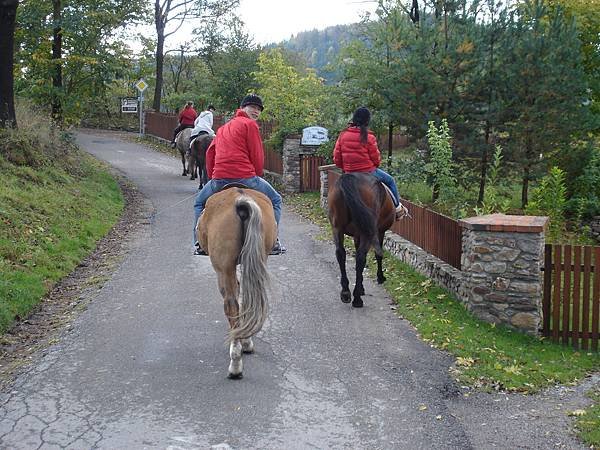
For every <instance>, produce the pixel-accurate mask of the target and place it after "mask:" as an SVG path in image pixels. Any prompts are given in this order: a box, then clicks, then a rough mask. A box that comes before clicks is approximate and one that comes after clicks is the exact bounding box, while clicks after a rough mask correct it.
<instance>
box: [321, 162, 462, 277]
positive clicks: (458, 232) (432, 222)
mask: <svg viewBox="0 0 600 450" xmlns="http://www.w3.org/2000/svg"><path fill="white" fill-rule="evenodd" d="M339 177H340V174H339V173H337V172H336V171H334V170H329V171H328V185H329V186H333V183H335V182H336V181H337V180H338V178H339ZM402 203H403V204H404V206H406V207H407V208H408V211H409V212H410V215H411V216H412V219H411V218H405V219H402V220H400V221H396V222H394V225H392V228H391V231H393V232H394V233H396V234H397V235H399V236H401V237H403V238H404V239H406V240H408V241H410V242H412V243H413V244H415V245H418V246H419V247H421V248H422V249H423V250H425V251H426V252H427V253H430V254H432V255H434V256H435V257H437V258H439V259H441V260H442V261H445V262H447V263H448V264H450V265H451V266H453V267H456V268H457V269H459V270H460V268H461V264H460V259H461V256H462V227H461V226H460V225H459V224H458V221H457V220H454V219H451V218H450V217H446V216H444V215H443V214H439V213H437V212H435V211H432V210H430V209H427V208H423V207H422V206H418V205H415V204H414V203H411V202H409V201H408V200H402Z"/></svg>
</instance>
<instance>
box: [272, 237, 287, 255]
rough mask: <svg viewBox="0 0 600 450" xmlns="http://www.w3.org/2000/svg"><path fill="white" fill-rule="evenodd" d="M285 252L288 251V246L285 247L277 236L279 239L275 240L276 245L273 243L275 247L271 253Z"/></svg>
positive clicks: (280, 253) (281, 253) (279, 253)
mask: <svg viewBox="0 0 600 450" xmlns="http://www.w3.org/2000/svg"><path fill="white" fill-rule="evenodd" d="M285 252H287V248H285V247H284V246H283V245H282V244H281V242H280V241H279V237H277V240H276V241H275V245H273V248H272V249H271V252H270V253H269V255H283V254H284V253H285Z"/></svg>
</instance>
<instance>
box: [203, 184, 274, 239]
mask: <svg viewBox="0 0 600 450" xmlns="http://www.w3.org/2000/svg"><path fill="white" fill-rule="evenodd" d="M229 183H241V184H243V185H244V186H248V187H249V188H250V189H254V190H256V191H258V192H262V193H263V194H265V195H266V196H267V197H269V199H270V200H271V203H272V204H273V213H274V214H275V222H277V227H278V228H279V219H280V218H281V195H280V194H279V192H277V191H276V190H275V189H273V186H271V185H270V184H269V182H268V181H266V180H264V179H262V178H261V177H258V176H254V177H252V178H221V179H216V180H215V179H213V180H210V181H209V182H208V183H207V184H205V185H204V187H203V188H202V190H201V191H200V192H198V195H196V201H195V202H194V213H195V217H194V241H193V242H196V224H197V223H198V219H199V218H200V215H201V214H202V211H204V207H205V206H206V201H207V200H208V198H209V197H210V196H211V195H213V194H214V193H216V192H219V191H220V190H221V189H222V188H223V187H224V186H225V185H227V184H229Z"/></svg>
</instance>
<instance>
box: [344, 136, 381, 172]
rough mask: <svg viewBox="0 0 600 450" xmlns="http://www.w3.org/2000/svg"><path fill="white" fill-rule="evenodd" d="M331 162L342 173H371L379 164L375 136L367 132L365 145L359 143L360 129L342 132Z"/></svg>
mask: <svg viewBox="0 0 600 450" xmlns="http://www.w3.org/2000/svg"><path fill="white" fill-rule="evenodd" d="M333 162H334V163H335V165H336V166H338V167H339V168H340V169H342V170H343V171H344V172H372V171H374V170H375V169H377V167H379V163H381V154H380V153H379V148H378V147H377V139H376V138H375V135H374V134H373V133H372V132H371V131H369V134H368V135H367V143H366V144H362V143H361V142H360V128H357V127H348V128H346V129H345V130H344V131H342V132H341V133H340V135H339V137H338V140H337V142H336V143H335V148H334V149H333Z"/></svg>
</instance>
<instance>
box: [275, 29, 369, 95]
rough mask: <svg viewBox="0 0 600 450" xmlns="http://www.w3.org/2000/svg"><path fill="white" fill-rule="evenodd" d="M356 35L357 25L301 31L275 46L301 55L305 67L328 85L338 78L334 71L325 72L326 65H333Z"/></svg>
mask: <svg viewBox="0 0 600 450" xmlns="http://www.w3.org/2000/svg"><path fill="white" fill-rule="evenodd" d="M357 35H358V24H351V25H334V26H332V27H327V28H325V29H323V30H311V31H302V32H300V33H298V34H297V35H295V36H292V37H291V38H290V39H289V40H287V41H283V42H280V43H279V44H277V45H276V46H277V47H283V48H285V49H286V50H290V51H293V52H296V53H298V54H299V55H301V56H302V57H303V59H304V60H305V61H306V64H307V66H308V67H311V68H313V69H315V70H316V71H317V75H318V76H320V77H322V78H324V79H325V80H326V82H327V83H328V84H330V83H334V82H336V81H338V80H339V79H340V76H339V74H338V73H337V72H335V71H330V70H327V68H326V67H327V65H328V64H330V63H334V62H335V61H336V58H337V56H338V55H339V53H340V49H341V48H342V47H344V46H346V45H347V44H348V43H349V42H350V41H352V40H353V39H356V36H357ZM273 46H275V45H273Z"/></svg>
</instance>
